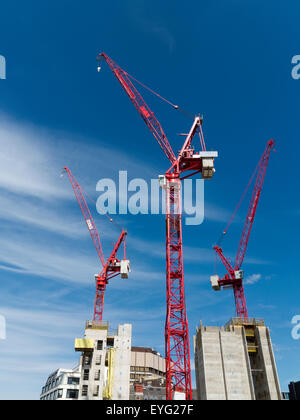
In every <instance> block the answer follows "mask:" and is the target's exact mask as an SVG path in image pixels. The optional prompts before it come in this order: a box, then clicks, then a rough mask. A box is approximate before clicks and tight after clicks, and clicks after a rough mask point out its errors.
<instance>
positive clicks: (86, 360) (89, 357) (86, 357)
mask: <svg viewBox="0 0 300 420" xmlns="http://www.w3.org/2000/svg"><path fill="white" fill-rule="evenodd" d="M91 361H92V355H91V354H86V355H84V357H83V364H84V365H86V366H87V365H90V364H91Z"/></svg>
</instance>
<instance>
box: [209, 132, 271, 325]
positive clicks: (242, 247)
mask: <svg viewBox="0 0 300 420" xmlns="http://www.w3.org/2000/svg"><path fill="white" fill-rule="evenodd" d="M274 146H275V142H274V140H269V141H268V143H267V146H266V149H265V151H264V153H263V155H262V157H261V159H260V161H259V162H258V165H257V167H256V169H255V171H254V173H253V175H252V177H251V179H250V182H249V184H248V186H247V188H246V191H247V189H248V187H249V186H250V184H251V182H252V180H253V178H254V176H255V174H256V172H257V175H256V181H255V184H254V189H253V192H252V196H251V200H250V205H249V209H248V213H247V217H246V220H245V223H244V228H243V232H242V236H241V239H240V243H239V247H238V251H237V254H236V258H235V265H234V267H233V266H232V264H231V263H230V261H229V260H228V259H227V258H226V257H225V256H224V254H223V250H222V248H221V247H220V246H219V245H215V246H214V250H215V251H216V253H217V254H218V256H219V257H220V259H221V261H222V263H223V264H224V266H225V268H226V270H227V272H228V273H227V274H226V275H225V276H224V277H223V278H222V279H220V278H219V276H218V275H213V276H211V284H212V287H213V289H214V290H220V289H221V287H223V288H225V289H226V288H233V292H234V298H235V305H236V312H237V316H238V317H239V318H246V319H247V318H248V310H247V305H246V299H245V293H244V287H243V277H244V273H243V271H242V270H241V266H242V264H243V261H244V257H245V254H246V250H247V245H248V241H249V237H250V233H251V229H252V226H253V222H254V217H255V213H256V209H257V205H258V201H259V197H260V193H261V190H262V187H263V182H264V178H265V174H266V170H267V166H268V162H269V157H270V153H271V150H272V149H273V148H274ZM246 191H245V192H244V194H243V196H242V198H241V200H240V202H239V204H238V206H237V208H236V209H235V211H234V213H233V216H232V217H231V219H230V221H229V223H228V225H227V227H226V229H225V231H224V232H223V235H224V234H226V232H227V230H228V227H229V225H230V224H231V222H232V220H233V217H234V215H235V213H236V211H237V209H238V207H239V206H240V204H241V202H242V200H243V198H244V195H245V193H246Z"/></svg>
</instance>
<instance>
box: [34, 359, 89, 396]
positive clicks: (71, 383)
mask: <svg viewBox="0 0 300 420" xmlns="http://www.w3.org/2000/svg"><path fill="white" fill-rule="evenodd" d="M80 376H81V373H80V367H79V366H78V367H76V368H75V369H57V370H56V371H55V372H53V373H51V375H49V377H48V379H47V381H46V384H45V386H43V389H42V392H41V396H40V400H77V399H78V392H79V381H80Z"/></svg>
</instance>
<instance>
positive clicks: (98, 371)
mask: <svg viewBox="0 0 300 420" xmlns="http://www.w3.org/2000/svg"><path fill="white" fill-rule="evenodd" d="M99 380H100V370H96V372H95V381H99Z"/></svg>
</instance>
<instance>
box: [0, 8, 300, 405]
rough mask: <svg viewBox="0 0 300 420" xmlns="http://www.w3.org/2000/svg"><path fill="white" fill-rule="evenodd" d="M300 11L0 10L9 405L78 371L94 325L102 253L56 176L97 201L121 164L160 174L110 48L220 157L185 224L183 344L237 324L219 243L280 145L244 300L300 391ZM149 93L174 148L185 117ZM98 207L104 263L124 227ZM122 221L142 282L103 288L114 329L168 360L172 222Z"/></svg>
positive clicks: (3, 345)
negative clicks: (86, 334) (224, 287)
mask: <svg viewBox="0 0 300 420" xmlns="http://www.w3.org/2000/svg"><path fill="white" fill-rule="evenodd" d="M299 12H300V6H299V2H297V1H294V0H290V1H289V3H288V5H287V4H286V2H283V1H276V2H274V1H265V2H261V1H258V0H251V1H249V0H247V1H244V2H240V1H238V0H227V1H216V0H212V1H210V2H205V1H202V0H201V1H190V2H188V3H186V4H185V5H183V4H182V2H181V1H177V0H176V1H174V0H173V1H164V2H161V1H157V0H153V1H152V2H146V1H143V0H139V1H137V0H130V1H120V0H116V1H114V2H113V4H112V3H111V2H99V1H94V0H90V1H89V2H88V4H87V3H86V2H83V1H74V0H73V1H69V0H60V1H56V0H55V1H51V2H36V1H34V0H28V1H26V2H21V1H16V0H11V1H10V2H6V4H2V5H1V16H0V22H1V24H0V54H1V55H3V56H5V58H6V62H7V79H6V80H0V92H1V95H0V143H1V147H0V167H1V171H0V192H1V206H0V229H1V236H0V285H1V293H0V314H2V315H4V316H5V317H6V322H7V339H6V340H0V371H1V374H0V398H2V399H4V398H9V399H14V398H23V399H27V398H32V399H38V398H39V393H40V390H41V387H42V386H43V383H44V381H45V379H46V377H47V375H48V374H49V373H51V371H54V370H55V369H56V368H58V367H63V368H65V367H72V366H75V365H76V363H77V359H78V355H76V354H75V352H74V350H73V340H74V337H75V336H82V334H83V329H84V322H85V320H86V319H90V318H91V316H92V310H93V300H94V280H93V275H94V273H96V272H97V271H99V264H98V259H97V254H96V251H95V249H94V248H93V244H92V242H91V239H90V237H89V234H88V231H87V229H86V226H85V224H84V222H83V219H82V216H81V213H80V210H79V207H78V205H77V203H76V201H75V199H74V196H73V193H72V190H71V186H70V184H69V182H68V180H67V179H66V178H65V179H61V178H60V177H59V175H60V171H61V168H62V167H63V166H69V167H70V169H71V170H72V171H73V173H74V175H75V176H76V177H77V179H78V181H79V182H80V183H81V184H82V185H83V186H85V188H86V189H87V190H88V191H89V193H90V194H91V195H92V196H93V197H94V199H96V198H97V192H96V183H97V181H98V180H99V179H100V178H103V177H111V178H116V177H117V175H118V170H128V174H129V177H130V178H133V177H140V178H145V179H147V180H149V179H150V178H156V177H157V175H158V174H160V173H163V172H164V171H165V170H166V169H168V161H167V159H166V158H165V156H164V155H163V153H162V151H161V150H160V148H159V146H158V145H157V144H156V142H155V140H154V138H152V136H151V134H150V132H148V131H147V127H146V126H145V124H144V123H143V121H142V120H141V118H140V117H139V115H138V114H137V112H136V110H135V109H134V107H133V106H132V104H131V103H130V101H129V99H128V98H127V96H126V95H125V94H124V92H122V91H121V88H120V86H119V85H118V83H117V82H116V80H115V79H114V77H113V75H112V74H111V73H110V71H109V69H108V67H107V66H104V67H103V71H102V72H101V73H100V74H98V73H97V72H96V62H95V57H96V54H97V53H99V52H101V51H104V52H106V53H107V54H108V55H110V56H111V57H112V58H113V59H114V60H115V61H116V62H117V63H118V64H119V65H120V66H121V67H124V68H125V69H126V70H128V72H129V73H131V74H133V75H134V76H136V77H137V78H138V79H139V80H141V81H142V82H144V83H146V84H148V85H149V86H151V87H152V88H153V89H155V90H157V91H158V92H160V93H161V94H162V95H163V96H165V97H167V98H168V99H170V100H171V101H172V102H173V103H176V104H178V105H180V106H182V107H184V108H186V109H187V110H189V111H190V112H192V113H198V112H200V113H201V114H203V115H204V125H203V130H204V135H205V139H206V144H207V147H208V148H209V149H211V150H218V151H219V158H218V160H217V161H216V169H217V172H216V174H215V177H214V179H213V180H212V181H211V182H208V183H206V185H205V206H206V217H205V221H204V223H203V224H202V225H200V226H184V228H183V236H184V265H185V283H186V304H187V315H188V319H189V326H190V341H191V342H192V334H193V333H194V331H195V327H196V325H198V324H199V321H200V319H202V321H203V323H204V324H207V325H222V324H224V323H225V322H226V321H227V320H228V319H229V318H230V317H231V316H234V313H235V311H234V302H233V296H232V293H231V292H230V291H224V292H220V293H214V292H213V291H212V290H211V288H210V283H209V276H210V274H212V272H213V257H214V256H213V251H212V250H211V247H212V245H213V243H214V242H215V241H216V240H217V239H218V237H219V235H220V233H221V232H222V229H223V228H224V226H225V224H226V222H227V221H228V219H229V217H230V215H231V213H232V211H233V209H234V208H235V205H236V203H237V201H238V200H239V198H240V196H241V194H242V192H243V191H244V188H245V185H246V184H247V182H248V179H249V177H250V175H251V174H252V172H253V169H254V167H255V165H256V163H257V161H258V159H259V157H260V155H261V154H262V152H263V150H264V147H265V145H266V142H267V140H269V139H270V138H274V139H275V140H276V142H277V147H276V153H273V154H272V156H271V158H270V163H269V167H268V170H267V175H266V179H265V184H264V189H263V193H262V196H261V201H260V203H259V207H258V210H257V215H256V220H255V224H254V228H253V231H252V236H251V238H250V242H249V247H248V252H247V256H246V259H245V262H244V265H243V268H244V270H245V275H246V277H247V279H248V283H249V284H247V285H246V286H245V292H246V299H247V303H248V310H249V315H250V316H255V317H263V318H265V320H266V323H267V325H268V326H270V329H271V334H272V340H273V343H274V348H275V356H276V360H277V364H278V372H279V377H280V381H281V384H282V388H283V390H286V389H287V384H288V383H289V381H290V380H299V379H300V368H299V346H300V341H296V340H293V339H292V337H291V329H292V325H291V319H292V317H293V316H294V315H296V314H300V304H299V292H300V286H299V282H298V276H299V274H298V269H297V260H298V259H299V248H298V238H299V217H300V199H299V194H298V193H297V191H298V190H299V187H298V178H299V170H298V167H299V166H298V162H297V160H298V155H299V152H300V147H299V144H298V135H299V133H298V131H299V104H298V101H299V93H300V81H299V80H298V81H297V80H293V79H292V77H291V70H292V65H291V59H292V57H293V56H294V55H297V54H300V50H299V48H300V47H299V36H300V29H299ZM145 99H146V100H147V102H148V103H149V105H150V106H151V107H152V109H153V110H154V111H155V112H156V113H157V115H158V117H159V119H160V122H161V123H162V125H163V127H164V129H165V131H166V133H167V135H168V137H169V140H170V142H171V144H172V146H173V149H174V150H175V151H177V150H178V148H179V147H180V144H181V140H182V138H181V137H178V136H176V133H178V132H184V131H186V130H188V129H189V128H190V125H191V121H190V120H189V119H186V118H184V117H183V116H181V115H178V114H176V113H175V111H173V110H172V109H170V108H169V107H167V106H166V105H165V104H162V103H161V102H159V101H157V99H155V98H153V97H152V96H149V95H148V94H145ZM248 198H249V197H248ZM91 210H92V212H93V214H94V216H95V220H96V224H97V226H98V229H99V231H100V232H101V234H102V238H103V245H104V252H105V255H108V252H109V250H110V248H111V243H112V241H113V240H114V239H115V238H116V237H117V236H118V230H117V229H116V228H115V227H114V225H112V224H109V223H108V222H107V220H106V219H105V218H104V217H103V216H100V215H98V214H97V213H96V209H95V206H91ZM246 210H247V200H246V202H245V204H244V205H243V207H242V208H241V212H240V213H239V214H238V217H237V219H236V223H234V224H233V225H232V229H231V231H230V233H229V234H228V237H227V238H226V240H224V242H223V247H224V252H226V254H227V255H231V256H234V255H235V252H236V249H237V245H238V240H239V235H240V233H241V229H242V225H243V218H244V215H245V212H246ZM116 220H117V221H118V222H119V223H120V224H122V225H125V226H127V228H128V256H129V257H130V259H131V263H132V275H131V277H130V278H129V279H128V281H127V280H126V281H124V280H121V279H120V278H117V279H114V280H113V281H112V282H111V284H110V285H109V289H108V292H107V294H106V299H105V309H104V318H107V319H109V320H110V321H111V324H112V327H115V326H117V324H118V323H121V322H131V323H132V324H133V344H134V345H143V346H150V347H154V348H156V349H157V350H159V351H160V352H161V353H164V344H163V343H164V339H163V334H164V318H165V274H164V269H165V255H164V252H165V251H164V247H165V245H164V244H165V231H164V226H165V224H164V217H163V216H162V215H157V216H150V215H138V216H131V215H126V216H122V217H121V216H117V217H116ZM218 271H219V274H223V273H224V270H223V268H222V266H221V264H219V265H218ZM249 280H250V281H249ZM251 280H254V282H253V281H252V282H251ZM250 283H252V284H250ZM191 354H193V351H192V348H191Z"/></svg>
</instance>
